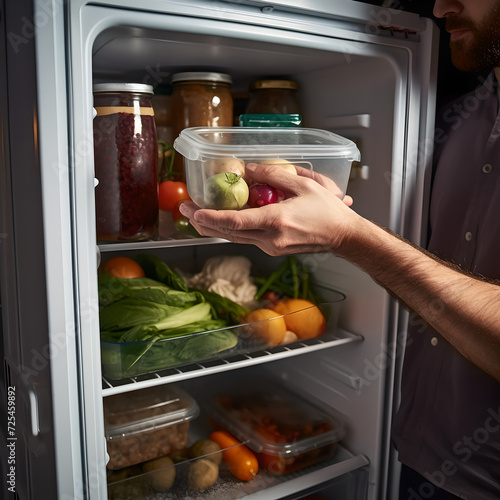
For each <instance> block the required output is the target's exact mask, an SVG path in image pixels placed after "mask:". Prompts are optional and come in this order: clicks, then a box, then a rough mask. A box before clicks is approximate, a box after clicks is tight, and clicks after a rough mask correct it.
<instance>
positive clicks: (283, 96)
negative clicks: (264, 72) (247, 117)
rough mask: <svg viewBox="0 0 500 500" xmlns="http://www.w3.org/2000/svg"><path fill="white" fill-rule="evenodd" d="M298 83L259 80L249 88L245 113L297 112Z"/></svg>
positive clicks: (290, 113)
mask: <svg viewBox="0 0 500 500" xmlns="http://www.w3.org/2000/svg"><path fill="white" fill-rule="evenodd" d="M298 88H299V85H298V83H297V82H294V81H292V80H259V81H257V82H254V83H253V85H252V86H251V88H250V91H251V96H250V100H249V102H248V105H247V107H246V110H245V113H246V114H286V115H292V114H299V115H300V106H299V103H298V100H297V90H298Z"/></svg>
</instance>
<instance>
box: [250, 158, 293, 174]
mask: <svg viewBox="0 0 500 500" xmlns="http://www.w3.org/2000/svg"><path fill="white" fill-rule="evenodd" d="M259 163H260V164H262V165H279V166H280V167H282V168H283V169H285V170H286V171H287V172H290V173H291V174H295V175H297V170H296V169H295V167H294V166H293V164H292V163H290V162H289V161H288V160H284V159H283V158H272V159H269V160H261V161H259Z"/></svg>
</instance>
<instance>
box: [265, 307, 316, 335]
mask: <svg viewBox="0 0 500 500" xmlns="http://www.w3.org/2000/svg"><path fill="white" fill-rule="evenodd" d="M274 311H275V312H277V313H279V314H283V315H284V316H283V318H284V320H285V324H286V327H287V329H288V330H290V331H292V332H293V333H295V335H297V337H299V338H300V339H313V338H315V337H319V336H320V335H322V334H323V333H324V332H325V328H326V318H325V316H324V315H323V313H322V312H321V310H320V309H319V307H318V306H317V305H316V304H314V303H313V302H311V301H310V300H306V299H283V300H280V301H279V302H278V303H277V304H276V305H275V306H274Z"/></svg>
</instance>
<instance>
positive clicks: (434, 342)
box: [431, 337, 438, 347]
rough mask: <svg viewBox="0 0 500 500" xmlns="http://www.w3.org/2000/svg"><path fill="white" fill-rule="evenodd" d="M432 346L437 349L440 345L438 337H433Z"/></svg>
mask: <svg viewBox="0 0 500 500" xmlns="http://www.w3.org/2000/svg"><path fill="white" fill-rule="evenodd" d="M431 345H432V346H434V347H436V346H437V345H438V339H437V337H432V339H431Z"/></svg>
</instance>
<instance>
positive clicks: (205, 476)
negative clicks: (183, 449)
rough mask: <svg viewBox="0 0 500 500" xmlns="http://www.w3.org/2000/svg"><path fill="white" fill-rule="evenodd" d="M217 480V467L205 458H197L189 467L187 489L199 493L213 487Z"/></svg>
mask: <svg viewBox="0 0 500 500" xmlns="http://www.w3.org/2000/svg"><path fill="white" fill-rule="evenodd" d="M218 478H219V466H218V465H217V464H215V463H214V462H212V460H208V459H207V458H199V459H198V460H195V461H194V462H193V463H191V464H190V465H189V471H188V488H189V489H190V490H193V491H201V490H205V489H207V488H210V486H212V485H214V484H215V483H216V481H217V479H218Z"/></svg>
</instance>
